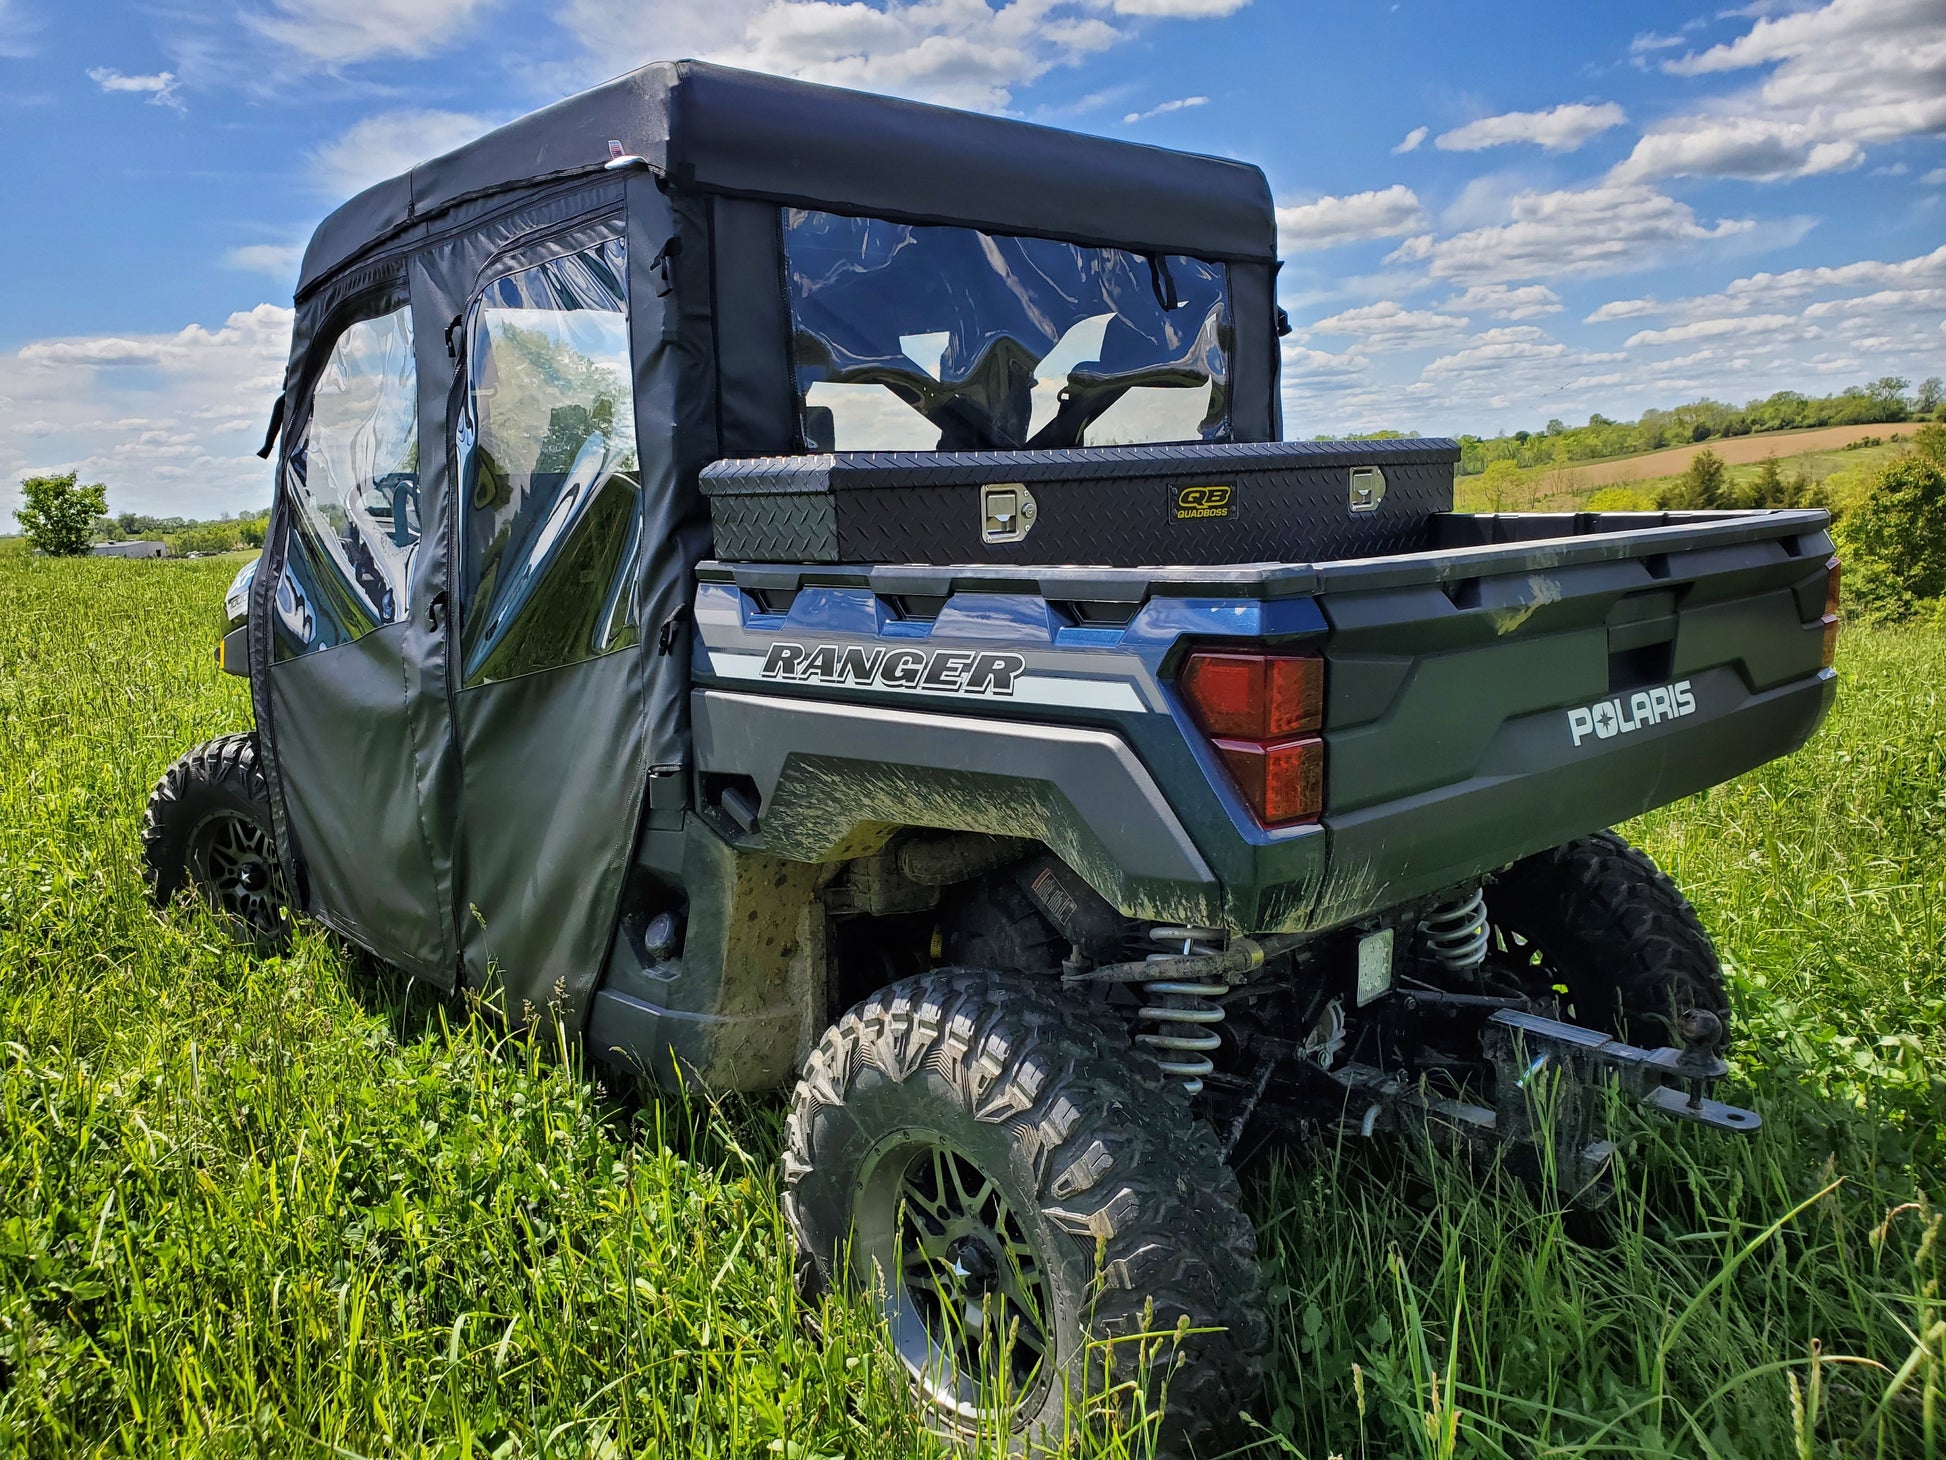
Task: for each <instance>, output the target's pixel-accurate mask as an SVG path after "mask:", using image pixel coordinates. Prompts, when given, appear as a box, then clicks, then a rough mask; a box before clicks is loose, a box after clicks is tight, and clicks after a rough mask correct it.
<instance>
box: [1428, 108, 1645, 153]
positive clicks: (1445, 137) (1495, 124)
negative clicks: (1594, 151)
mask: <svg viewBox="0 0 1946 1460" xmlns="http://www.w3.org/2000/svg"><path fill="white" fill-rule="evenodd" d="M1627 120H1628V115H1627V113H1625V112H1624V111H1623V110H1622V109H1621V108H1620V107H1619V106H1617V105H1615V103H1614V102H1612V101H1604V102H1601V103H1600V104H1599V105H1589V104H1587V103H1585V102H1571V103H1569V104H1567V105H1565V106H1557V107H1554V108H1552V109H1551V110H1549V111H1544V112H1505V113H1503V114H1502V115H1500V116H1497V117H1482V118H1480V120H1478V121H1477V122H1468V123H1467V124H1466V125H1465V126H1463V127H1455V128H1453V130H1452V131H1450V132H1441V133H1440V134H1439V135H1438V136H1437V137H1435V138H1433V144H1432V145H1433V146H1435V147H1437V148H1439V150H1440V151H1442V152H1478V151H1480V150H1481V149H1482V148H1486V147H1504V146H1506V145H1507V144H1508V143H1511V142H1537V143H1539V144H1540V145H1541V146H1542V147H1544V148H1546V149H1547V150H1548V151H1549V152H1572V151H1574V149H1575V148H1577V147H1579V146H1581V145H1582V144H1583V143H1584V142H1587V141H1589V140H1591V139H1593V138H1595V137H1599V136H1600V135H1601V134H1602V133H1603V132H1606V131H1608V130H1609V129H1610V128H1611V127H1619V126H1621V125H1622V123H1624V122H1626V121H1627Z"/></svg>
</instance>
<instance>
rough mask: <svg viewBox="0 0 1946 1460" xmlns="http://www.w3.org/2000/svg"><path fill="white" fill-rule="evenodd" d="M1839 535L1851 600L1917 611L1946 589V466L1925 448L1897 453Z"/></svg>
mask: <svg viewBox="0 0 1946 1460" xmlns="http://www.w3.org/2000/svg"><path fill="white" fill-rule="evenodd" d="M1835 536H1836V538H1837V542H1838V552H1839V556H1840V557H1842V558H1843V559H1844V563H1845V599H1846V602H1847V604H1849V605H1850V606H1852V607H1854V608H1855V609H1856V610H1857V611H1858V613H1859V616H1860V617H1862V618H1866V619H1902V618H1909V617H1911V616H1912V615H1913V614H1914V613H1915V612H1917V611H1918V610H1919V609H1920V606H1921V605H1922V604H1923V603H1924V602H1925V601H1926V600H1928V599H1937V598H1940V597H1942V596H1946V470H1942V467H1941V464H1940V463H1939V462H1938V461H1936V460H1935V459H1933V458H1932V457H1929V456H1922V455H1920V454H1919V453H1917V452H1907V453H1901V454H1900V455H1898V456H1895V457H1893V458H1892V459H1891V460H1890V461H1888V462H1886V463H1885V465H1884V466H1883V467H1882V468H1880V470H1879V472H1878V473H1877V475H1876V476H1875V477H1874V478H1873V479H1872V483H1871V488H1870V490H1869V491H1868V492H1866V493H1865V494H1864V495H1863V496H1862V497H1860V498H1859V500H1858V501H1857V502H1856V503H1855V504H1854V505H1853V507H1852V508H1851V510H1850V511H1849V512H1848V513H1846V515H1845V518H1844V520H1843V521H1842V522H1840V523H1839V524H1838V527H1837V529H1836V533H1835Z"/></svg>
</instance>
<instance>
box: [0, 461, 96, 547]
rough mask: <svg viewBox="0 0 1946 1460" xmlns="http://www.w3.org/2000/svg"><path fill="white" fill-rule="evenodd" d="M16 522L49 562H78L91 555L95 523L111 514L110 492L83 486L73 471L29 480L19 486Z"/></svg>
mask: <svg viewBox="0 0 1946 1460" xmlns="http://www.w3.org/2000/svg"><path fill="white" fill-rule="evenodd" d="M20 498H21V501H20V506H18V507H16V508H15V509H14V520H15V521H16V522H18V523H19V524H20V527H21V531H23V532H25V533H26V534H27V540H28V541H29V542H31V543H33V545H34V546H35V547H37V548H39V549H40V550H41V551H42V552H44V553H46V554H47V555H48V556H49V557H50V558H78V557H80V556H81V555H82V554H83V553H85V552H87V551H88V544H89V542H90V541H91V540H92V539H93V536H94V528H95V519H96V518H97V517H99V516H101V515H102V514H103V513H104V512H106V511H107V510H108V488H106V487H104V486H103V485H102V484H101V483H100V482H93V483H90V484H89V485H88V486H85V487H84V486H81V485H79V484H77V483H76V481H75V479H74V473H73V472H71V471H67V472H58V473H54V474H51V475H48V476H37V477H26V478H24V479H23V480H22V481H21V483H20Z"/></svg>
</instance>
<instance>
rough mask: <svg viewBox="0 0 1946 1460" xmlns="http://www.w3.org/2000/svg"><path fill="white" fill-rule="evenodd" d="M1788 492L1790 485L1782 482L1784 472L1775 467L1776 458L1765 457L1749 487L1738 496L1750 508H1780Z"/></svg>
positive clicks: (1780, 468)
mask: <svg viewBox="0 0 1946 1460" xmlns="http://www.w3.org/2000/svg"><path fill="white" fill-rule="evenodd" d="M1789 490H1790V483H1789V482H1787V481H1785V480H1784V471H1783V468H1782V467H1780V466H1778V465H1777V458H1776V457H1774V456H1766V457H1765V458H1764V459H1763V462H1762V464H1761V465H1759V466H1758V468H1757V475H1756V476H1755V478H1753V479H1752V480H1751V483H1750V485H1749V486H1748V487H1746V488H1745V489H1744V490H1743V491H1742V492H1740V493H1739V494H1738V495H1739V497H1740V498H1741V499H1742V501H1743V502H1745V503H1747V504H1748V505H1749V506H1752V507H1782V506H1783V505H1784V497H1785V494H1786V493H1787V492H1788V491H1789Z"/></svg>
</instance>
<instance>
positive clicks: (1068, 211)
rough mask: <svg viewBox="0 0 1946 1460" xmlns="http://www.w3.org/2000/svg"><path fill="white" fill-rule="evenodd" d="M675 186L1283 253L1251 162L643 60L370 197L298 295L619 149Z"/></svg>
mask: <svg viewBox="0 0 1946 1460" xmlns="http://www.w3.org/2000/svg"><path fill="white" fill-rule="evenodd" d="M611 140H612V141H618V142H620V143H621V144H622V146H623V148H624V149H625V150H626V151H628V152H630V153H633V154H636V155H639V156H641V157H642V158H644V159H646V160H647V161H648V162H649V164H650V165H651V166H653V167H654V168H656V169H657V170H658V171H659V172H661V173H662V174H663V175H664V176H666V177H667V178H668V179H669V180H670V181H671V182H672V183H674V184H675V185H676V186H677V187H678V188H680V189H684V190H688V189H697V190H701V191H704V192H713V193H725V194H730V195H734V196H740V197H745V198H757V199H764V200H768V201H771V202H777V203H786V204H793V205H800V206H823V207H830V208H834V209H837V210H840V211H844V212H853V213H861V214H868V215H871V216H874V217H880V218H893V219H899V220H902V221H906V222H915V223H964V224H972V225H978V226H981V227H985V228H989V229H992V230H994V231H997V232H1005V233H1022V234H1032V235H1036V236H1039V237H1045V238H1060V239H1066V240H1068V241H1070V242H1077V243H1100V244H1114V245H1118V246H1121V247H1125V248H1133V249H1139V250H1144V251H1151V252H1161V253H1182V254H1190V255H1193V256H1196V257H1199V258H1207V259H1222V260H1256V261H1260V262H1266V263H1267V262H1269V261H1271V260H1273V259H1275V257H1276V251H1277V229H1276V221H1275V217H1274V213H1273V210H1272V206H1271V199H1270V188H1269V184H1268V183H1267V182H1266V181H1265V180H1264V176H1263V174H1262V173H1261V172H1260V171H1258V170H1257V169H1256V168H1254V167H1251V166H1249V165H1248V164H1245V163H1240V162H1233V161H1229V160H1227V159H1223V158H1215V157H1200V156H1195V155H1192V154H1190V153H1184V152H1170V151H1166V150H1164V149H1162V148H1158V147H1143V146H1138V145H1136V144H1133V143H1129V142H1119V141H1111V140H1109V139H1107V138H1103V137H1089V136H1083V135H1080V134H1077V133H1072V132H1063V131H1059V130H1057V129H1055V128H1052V127H1041V126H1034V125H1032V124H1029V123H1026V122H1018V121H1013V120H1010V119H1007V118H1003V117H992V116H981V115H977V114H974V113H970V112H960V111H953V110H950V109H948V108H945V107H937V106H927V105H923V104H921V103H918V102H910V101H899V100H896V99H893V98H890V97H882V96H872V95H868V94H866V93H863V92H856V91H845V90H841V89H839V88H837V87H832V86H818V85H814V84H812V83H809V82H803V81H791V80H786V79H784V78H783V77H778V76H763V75H759V74H757V73H755V72H749V71H738V70H733V69H730V68H728V67H723V66H712V65H707V64H704V63H702V62H697V61H667V62H657V63H656V64H654V65H650V66H644V67H642V68H641V69H640V70H637V71H631V72H629V73H628V74H627V75H625V76H620V77H617V78H616V79H615V80H613V81H610V82H607V83H605V84H603V85H601V86H598V87H595V88H594V89H593V90H590V91H585V92H582V93H581V94H580V95H578V96H571V97H569V98H567V99H566V100H565V101H562V102H559V103H557V104H555V105H554V106H551V107H548V108H546V109H545V110H543V111H539V112H535V113H534V114H533V115H531V116H526V117H522V118H520V119H519V120H518V121H515V122H511V123H509V124H508V125H506V126H504V127H501V128H498V129H497V130H495V131H492V132H489V133H487V135H486V136H484V137H481V138H480V139H479V140H477V141H475V142H469V143H468V144H466V145H465V146H463V147H460V148H457V149H455V150H454V151H452V152H449V153H447V154H445V155H444V156H443V157H437V158H434V159H432V160H431V161H429V162H425V163H423V164H421V165H420V166H418V167H415V168H414V169H413V170H412V171H411V172H410V173H407V174H405V175H404V176H402V177H398V178H393V179H390V180H388V181H386V182H383V183H379V184H377V185H376V186H374V187H371V188H368V189H366V191H364V192H363V193H360V194H359V195H358V196H357V197H355V198H353V199H352V200H351V201H350V202H348V203H346V204H345V205H344V206H343V207H341V208H339V209H338V210H337V211H336V212H334V213H332V214H331V216H330V217H328V218H327V219H325V221H324V223H323V224H322V225H320V227H319V228H318V231H317V232H316V234H314V235H313V237H312V239H311V243H310V247H309V248H308V249H307V250H306V252H305V256H304V265H303V270H302V274H301V278H300V283H299V292H300V293H303V292H305V291H308V290H309V289H311V288H312V287H313V286H314V285H315V284H316V283H317V282H318V281H319V280H321V279H323V278H324V277H325V276H326V275H328V274H330V273H331V272H332V271H334V270H335V269H337V268H339V267H340V266H342V265H343V264H345V263H347V262H349V261H350V260H352V259H353V258H355V257H357V256H358V255H359V254H360V253H361V252H363V251H365V250H368V249H370V248H372V247H374V246H375V245H376V244H377V243H379V242H381V241H383V240H384V239H386V238H388V237H389V236H391V235H392V234H394V233H395V232H396V231H398V230H401V229H406V228H409V227H412V226H414V225H416V224H422V223H423V222H424V221H426V220H428V219H431V218H433V217H435V216H437V215H438V214H440V213H442V212H444V211H445V210H447V209H449V208H452V207H454V206H455V205H456V204H457V203H459V202H462V201H464V200H466V199H467V198H469V197H471V196H473V195H476V194H478V193H481V192H487V191H492V190H495V189H500V188H507V187H512V186H515V185H519V184H522V183H531V182H534V181H537V180H542V179H551V178H556V177H561V176H567V175H572V174H574V173H576V172H582V171H589V172H592V171H597V170H598V169H600V168H601V167H602V166H603V164H605V163H606V162H607V160H608V143H609V142H610V141H611Z"/></svg>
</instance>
